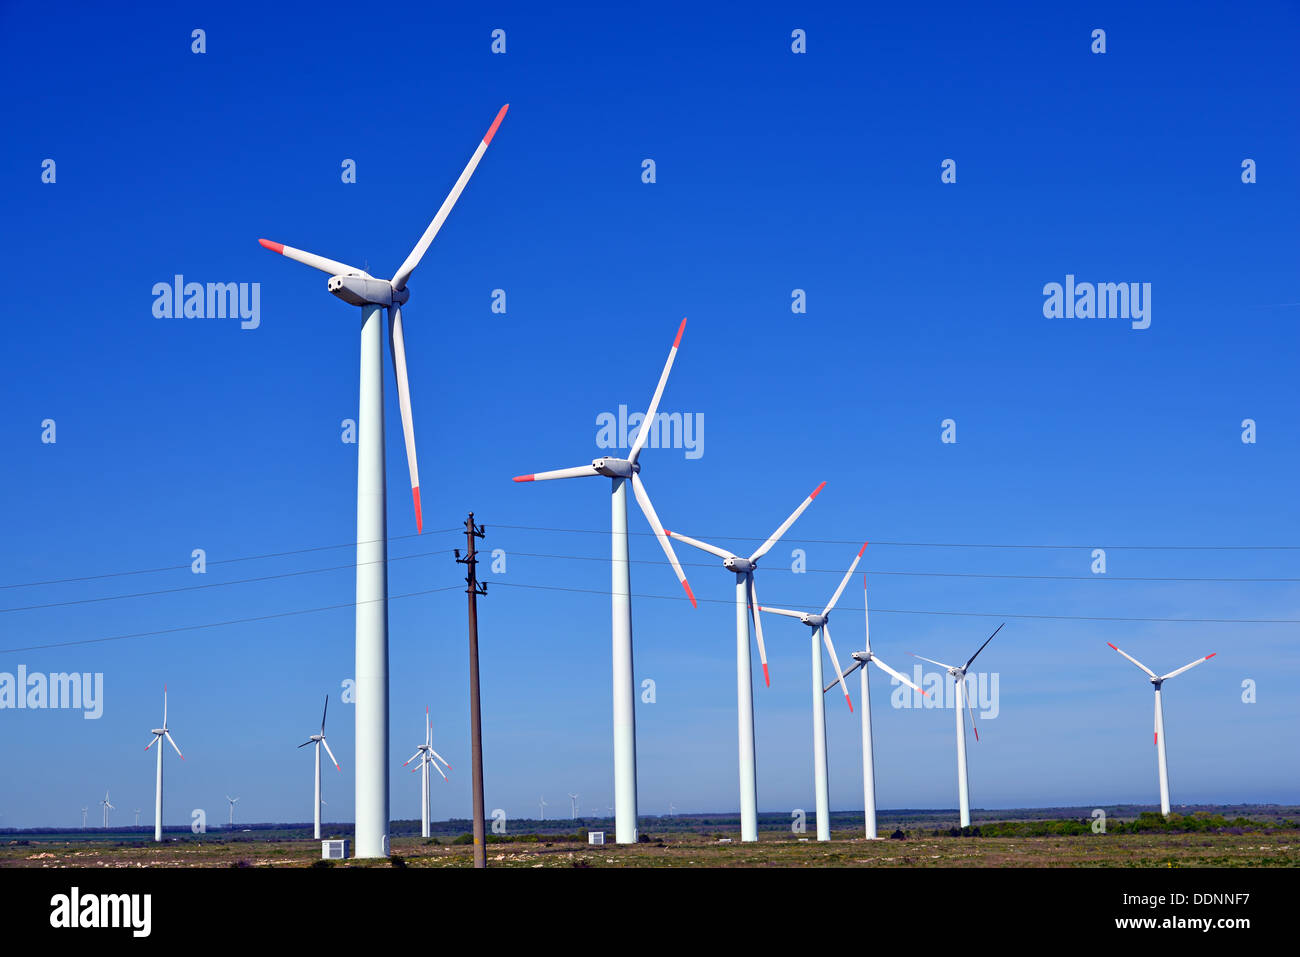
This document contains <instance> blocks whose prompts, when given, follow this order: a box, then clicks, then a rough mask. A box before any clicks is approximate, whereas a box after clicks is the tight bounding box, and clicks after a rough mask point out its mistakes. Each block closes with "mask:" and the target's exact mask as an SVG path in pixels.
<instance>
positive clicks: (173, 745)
mask: <svg viewBox="0 0 1300 957" xmlns="http://www.w3.org/2000/svg"><path fill="white" fill-rule="evenodd" d="M163 733H164V734H165V735H166V737H167V743H168V744H170V745H171V746H172V747H173V748H175V749H176V753H177V754H180V755H181V760H182V761H184V760H185V755H183V754H181V749H180V748H179V747H178V746H177V744H176V742H175V741H174V740H173V739H172V733H171V732H170V731H165V732H163Z"/></svg>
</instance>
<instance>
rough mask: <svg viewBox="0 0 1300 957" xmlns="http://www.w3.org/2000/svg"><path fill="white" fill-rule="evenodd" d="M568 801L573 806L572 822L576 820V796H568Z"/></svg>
mask: <svg viewBox="0 0 1300 957" xmlns="http://www.w3.org/2000/svg"><path fill="white" fill-rule="evenodd" d="M569 801H570V803H571V804H572V805H573V814H572V820H574V821H576V820H577V819H578V795H576V794H570V795H569Z"/></svg>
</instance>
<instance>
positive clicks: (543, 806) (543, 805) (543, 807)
mask: <svg viewBox="0 0 1300 957" xmlns="http://www.w3.org/2000/svg"><path fill="white" fill-rule="evenodd" d="M537 804H538V806H539V807H540V808H541V815H542V816H541V818H539V820H542V821H545V820H546V798H544V797H539V798H538V799H537Z"/></svg>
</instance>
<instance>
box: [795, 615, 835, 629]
mask: <svg viewBox="0 0 1300 957" xmlns="http://www.w3.org/2000/svg"><path fill="white" fill-rule="evenodd" d="M830 617H831V616H830V615H804V616H803V617H802V618H800V619H799V620H800V621H802V622H803V623H804V624H805V625H808V626H810V627H812V628H820V627H821V626H822V625H824V624H826V622H828V621H830Z"/></svg>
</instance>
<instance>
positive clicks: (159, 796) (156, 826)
mask: <svg viewBox="0 0 1300 957" xmlns="http://www.w3.org/2000/svg"><path fill="white" fill-rule="evenodd" d="M163 738H166V739H167V743H168V744H170V745H171V746H172V747H173V748H175V749H176V753H177V754H179V755H180V758H181V760H182V761H184V760H185V755H183V754H181V749H180V748H179V747H177V745H176V742H175V741H174V740H173V739H172V734H171V732H170V731H169V730H167V686H166V685H163V721H162V727H161V728H154V729H153V737H152V738H151V739H150V741H149V743H148V744H146V745H145V746H144V749H145V750H146V751H148V750H149V749H150V748H152V747H153V746H154V745H155V744H156V745H158V786H157V789H156V791H155V793H154V800H153V839H154V840H155V841H161V840H162V839H163V837H162V830H163V824H162V817H163V773H162V769H163V754H162V753H163V747H162V743H161V742H162V740H163Z"/></svg>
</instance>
